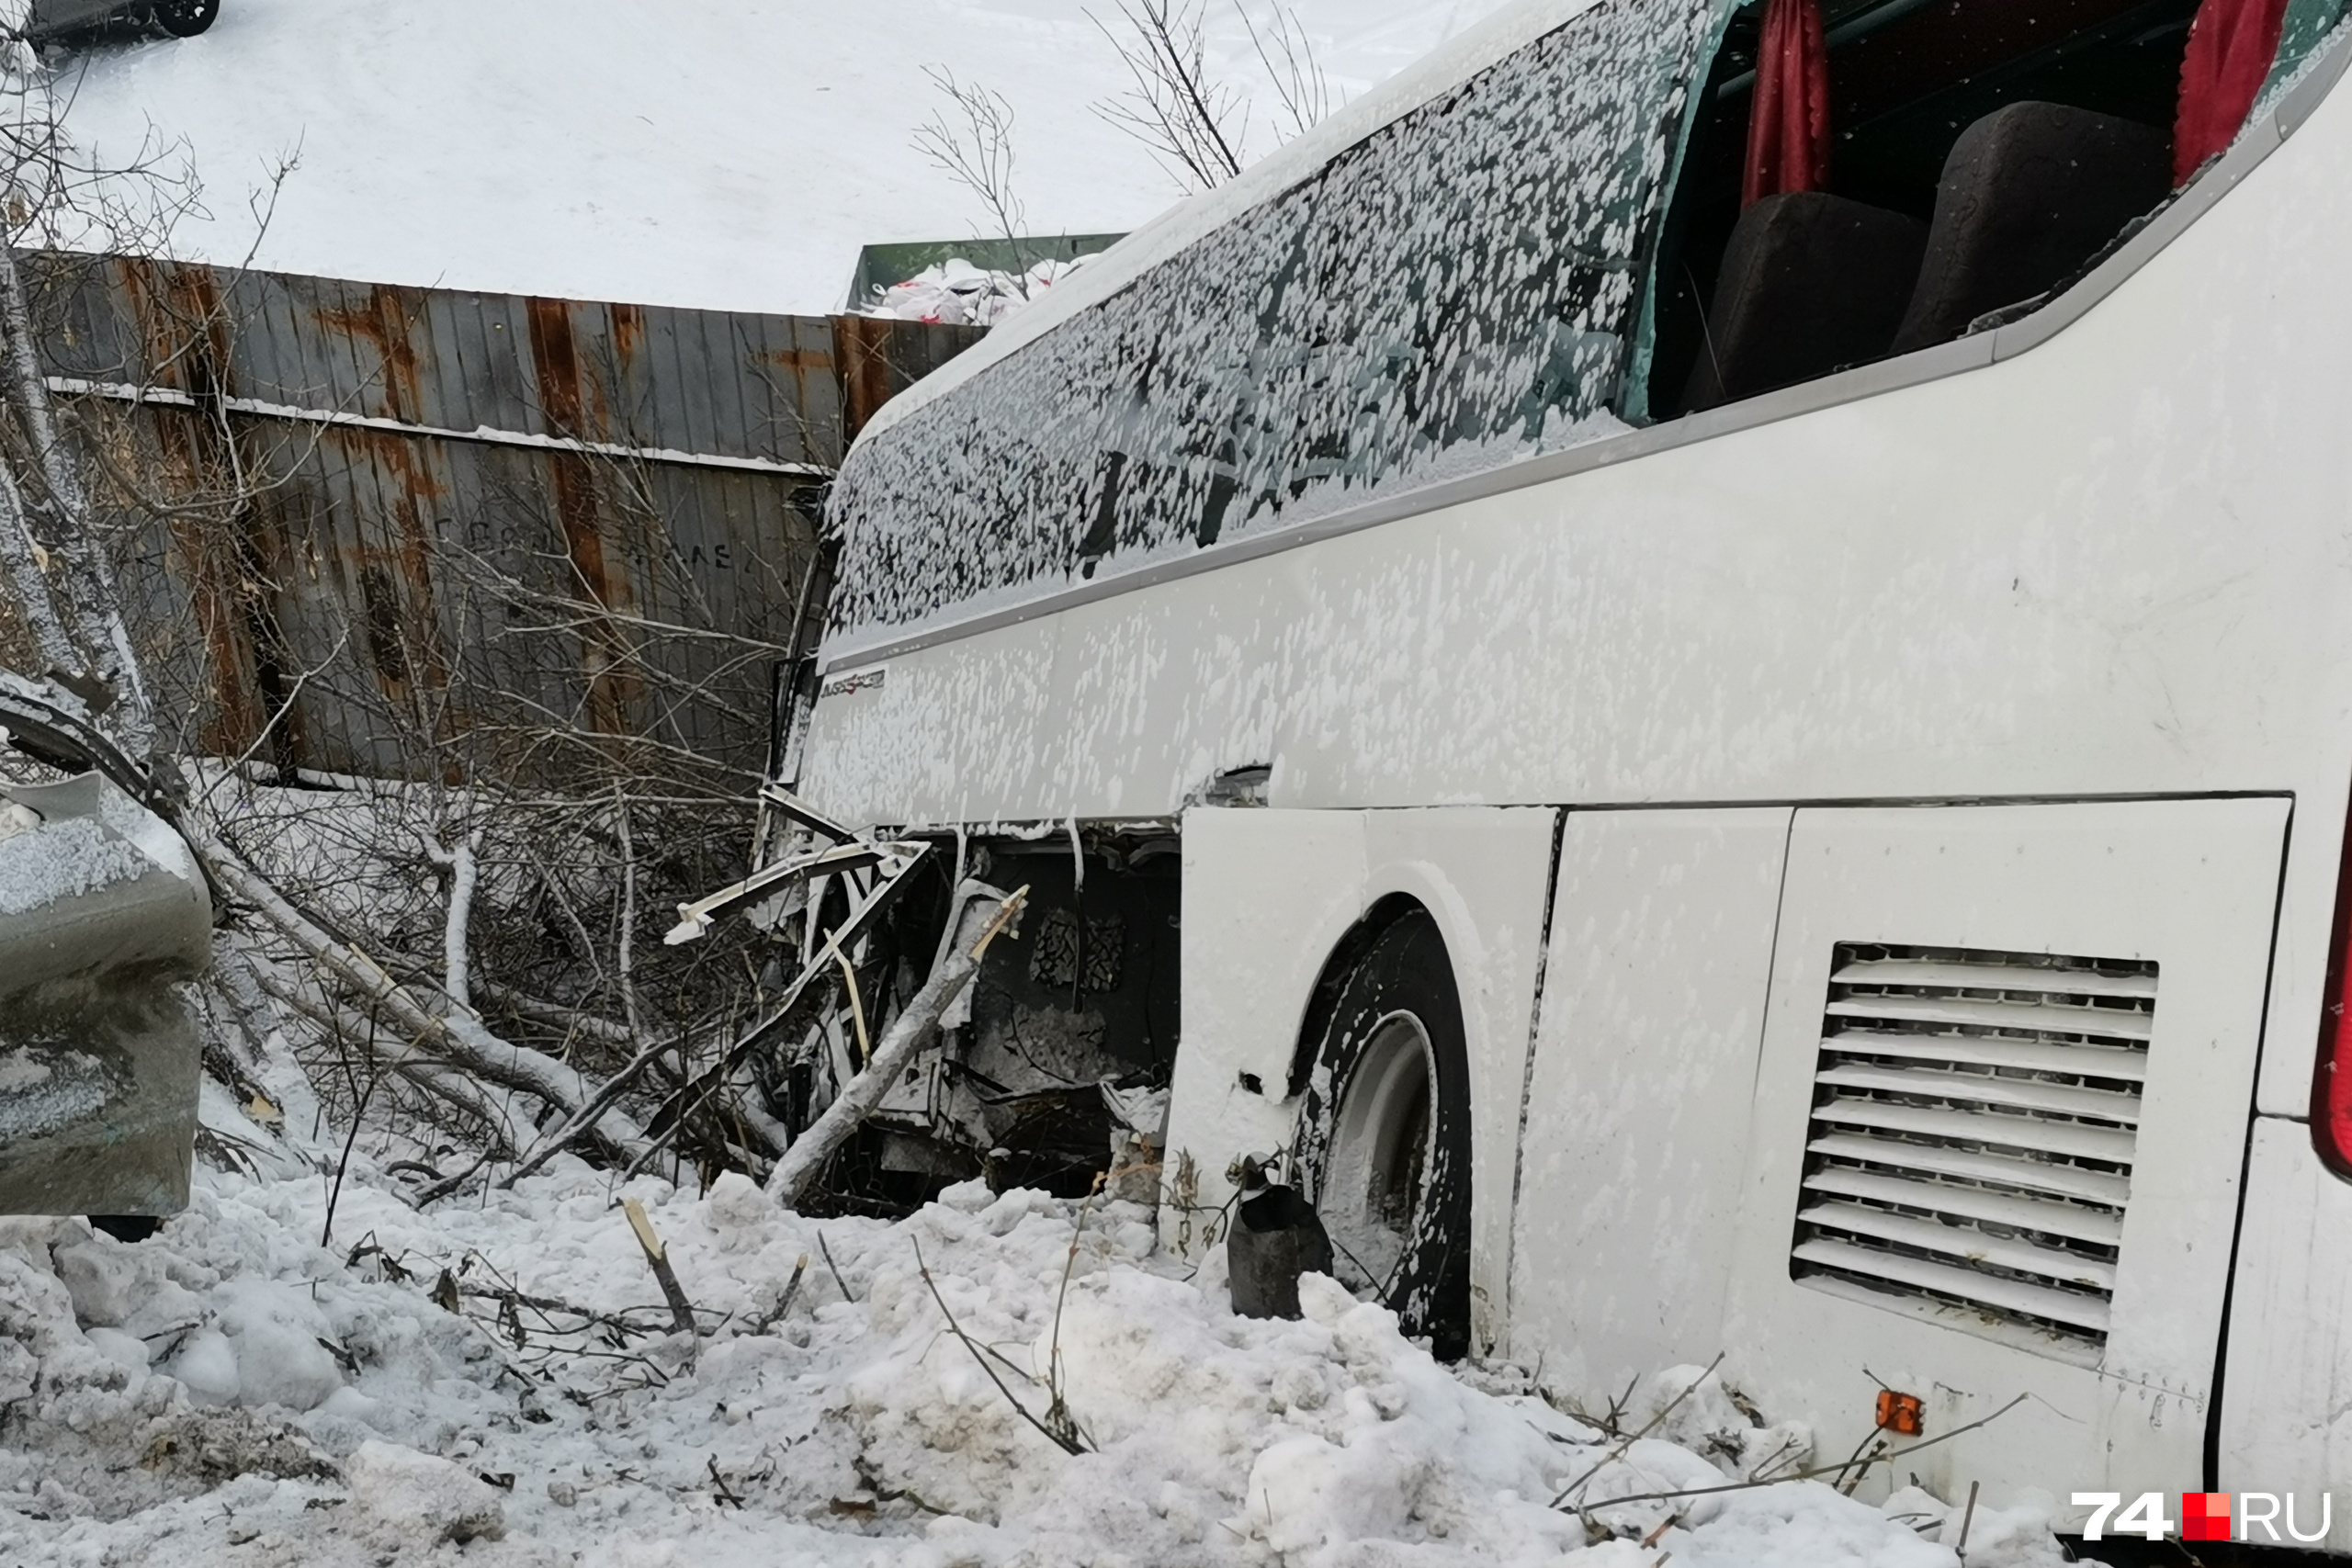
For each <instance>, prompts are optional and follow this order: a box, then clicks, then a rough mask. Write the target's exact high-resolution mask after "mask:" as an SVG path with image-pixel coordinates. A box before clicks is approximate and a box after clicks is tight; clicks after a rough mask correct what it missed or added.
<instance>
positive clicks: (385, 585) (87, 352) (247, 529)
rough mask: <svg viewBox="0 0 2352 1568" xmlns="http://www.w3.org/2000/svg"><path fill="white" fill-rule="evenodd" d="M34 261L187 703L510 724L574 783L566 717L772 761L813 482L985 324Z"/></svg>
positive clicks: (305, 746) (381, 740) (328, 764)
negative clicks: (772, 684)
mask: <svg viewBox="0 0 2352 1568" xmlns="http://www.w3.org/2000/svg"><path fill="white" fill-rule="evenodd" d="M28 267H29V269H30V270H31V271H32V273H33V274H34V276H35V277H36V279H37V288H36V298H37V301H38V314H39V316H40V324H41V331H42V335H43V338H44V342H45V344H46V353H47V357H48V362H49V363H48V368H49V371H50V373H51V385H52V386H53V387H54V388H56V389H57V390H58V391H59V392H60V393H61V394H62V397H63V399H64V400H65V401H66V403H67V404H68V405H69V406H70V407H72V408H74V411H75V412H76V415H77V417H76V419H75V421H74V425H75V428H76V429H77V430H78V431H79V432H80V433H81V435H82V438H83V443H84V446H85V448H86V449H87V450H88V452H89V454H90V457H91V459H92V464H93V469H94V472H95V474H96V476H97V478H98V479H99V481H100V482H99V483H98V485H97V489H98V491H100V493H101V495H102V496H103V497H106V498H107V502H108V504H107V512H108V513H109V515H111V516H112V517H113V519H114V520H115V522H116V525H117V537H118V540H119V544H120V548H119V550H118V554H119V556H120V557H121V558H123V559H124V561H125V564H126V568H127V570H126V578H127V581H129V582H130V585H131V587H132V590H133V603H134V605H135V607H136V608H137V611H138V618H139V621H140V625H139V626H138V628H137V630H138V633H139V636H140V637H141V641H142V642H143V643H144V644H145V645H146V646H145V648H144V649H143V651H144V652H145V653H146V654H147V657H148V660H149V662H150V664H151V666H153V668H155V669H156V670H157V671H159V682H160V683H162V684H164V686H165V688H166V690H167V691H169V692H172V693H175V694H177V707H176V709H175V712H174V714H173V716H176V717H177V718H179V719H180V720H181V721H182V723H183V724H184V725H185V726H186V727H187V730H188V731H189V733H188V734H187V739H189V740H192V741H194V742H196V743H198V744H200V745H202V746H203V747H204V748H206V749H207V750H211V751H213V752H215V753H217V754H223V755H231V756H241V755H244V754H246V753H248V752H252V753H254V754H256V755H258V756H261V757H263V758H264V759H266V760H268V761H276V762H277V763H279V764H281V765H290V766H300V767H305V768H311V769H316V770H321V771H327V772H335V773H379V774H390V775H409V774H414V773H417V772H419V771H420V770H427V771H442V772H446V771H447V770H448V769H449V768H450V767H451V766H453V759H455V758H456V757H458V755H459V754H460V753H462V752H465V751H466V750H467V749H468V748H476V749H479V748H481V747H483V746H494V745H498V744H502V743H504V742H505V741H507V740H511V741H512V743H514V744H516V745H526V744H527V745H530V746H533V747H536V748H539V749H541V750H544V751H545V752H546V754H545V755H544V756H541V757H538V758H537V759H535V760H534V761H532V763H531V771H533V772H536V773H539V774H540V775H541V776H545V777H548V779H549V780H550V782H560V779H561V777H562V774H563V772H564V766H563V750H564V748H565V747H566V746H567V745H572V744H581V745H586V744H594V743H595V742H596V741H597V739H599V738H605V737H621V738H627V739H628V740H630V741H631V742H633V743H644V744H650V745H657V746H668V747H674V748H678V749H680V750H682V751H685V752H692V753H695V754H696V755H699V756H704V757H710V758H715V759H718V760H720V761H725V762H727V763H728V764H729V765H730V766H752V765H756V764H757V762H758V761H759V755H758V753H759V750H760V748H761V747H762V746H763V745H764V743H765V740H766V730H765V728H764V724H763V722H762V721H761V720H760V716H761V715H762V713H763V708H764V705H765V693H766V689H767V682H768V679H769V671H770V667H771V666H772V664H773V663H774V660H775V654H776V651H777V649H778V647H779V645H781V644H782V643H783V642H785V640H786V638H787V637H788V635H789V632H790V628H791V626H792V624H793V616H794V611H795V608H796V605H797V602H798V597H799V591H800V586H801V581H802V579H803V577H804V575H805V573H806V571H807V569H808V566H809V560H810V558H811V555H812V552H813V547H814V538H815V525H816V519H817V516H818V510H819V507H820V502H821V497H822V490H823V486H824V484H825V482H826V480H827V479H828V478H829V477H830V475H831V471H832V469H833V468H834V467H835V466H836V465H837V464H838V463H839V461H840V458H841V455H842V450H843V449H844V447H845V446H846V445H847V441H848V438H849V437H850V436H851V435H853V434H854V433H855V431H856V429H857V428H858V427H859V425H861V424H862V423H864V421H865V419H866V418H867V417H868V416H870V415H871V414H872V412H874V410H875V409H876V408H877V407H878V406H879V405H880V404H881V402H882V401H883V400H885V399H886V398H888V396H889V395H890V394H891V393H892V392H894V391H896V390H898V389H900V388H902V387H904V386H905V385H906V384H908V383H909V382H910V381H911V380H913V379H914V378H917V377H919V376H920V375H922V373H924V372H925V371H927V370H929V369H931V368H933V367H936V366H937V365H939V364H942V363H944V361H945V360H946V359H948V358H950V357H952V356H953V355H955V354H956V353H957V352H960V351H961V350H962V349H963V348H964V347H966V346H967V345H968V344H971V343H972V342H974V341H977V337H978V333H977V332H976V331H974V330H973V329H968V328H956V327H942V326H929V325H924V324H922V323H913V322H901V321H876V320H870V319H866V318H860V317H808V316H769V315H747V314H738V313H729V312H722V311H708V310H676V309H663V308H657V307H650V306H637V305H627V304H604V303H587V302H582V301H577V300H566V299H537V298H529V297H524V296H516V295H496V294H474V293H466V292H462V291H458V290H449V289H432V288H395V287H391V286H387V285H379V284H366V283H353V282H347V281H343V280H339V279H334V278H322V277H303V276H286V275H281V274H276V273H262V272H238V271H232V270H228V269H221V268H214V267H209V266H202V265H178V264H168V263H159V262H153V261H147V260H136V259H129V258H122V257H86V256H58V255H44V256H38V257H32V258H28ZM747 716H748V717H749V720H750V721H748V722H747ZM550 737H557V738H558V739H550Z"/></svg>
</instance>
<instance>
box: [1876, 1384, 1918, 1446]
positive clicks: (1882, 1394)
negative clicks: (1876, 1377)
mask: <svg viewBox="0 0 2352 1568" xmlns="http://www.w3.org/2000/svg"><path fill="white" fill-rule="evenodd" d="M1878 1428H1879V1430H1880V1431H1882V1432H1893V1433H1894V1435H1895V1436H1896V1437H1899V1438H1916V1437H1917V1436H1918V1435H1919V1434H1920V1433H1922V1432H1924V1431H1926V1430H1927V1429H1928V1412H1927V1410H1926V1408H1925V1407H1924V1406H1922V1405H1921V1404H1920V1403H1919V1396H1918V1395H1917V1394H1916V1393H1895V1392H1894V1390H1893V1389H1891V1388H1883V1389H1880V1390H1879V1391H1878Z"/></svg>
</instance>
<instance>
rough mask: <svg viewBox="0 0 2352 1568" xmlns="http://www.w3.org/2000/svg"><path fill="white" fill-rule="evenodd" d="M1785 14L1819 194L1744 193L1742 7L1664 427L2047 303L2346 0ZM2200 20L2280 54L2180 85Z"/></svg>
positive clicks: (1714, 95) (1674, 324)
mask: <svg viewBox="0 0 2352 1568" xmlns="http://www.w3.org/2000/svg"><path fill="white" fill-rule="evenodd" d="M1782 3H1783V4H1788V5H1792V6H1799V5H1801V6H1814V5H1815V4H1816V3H1817V4H1818V5H1819V21H1818V26H1819V28H1820V33H1819V35H1818V36H1819V39H1820V43H1821V47H1822V48H1823V50H1824V51H1826V71H1827V85H1828V92H1827V110H1828V115H1827V118H1828V127H1827V129H1828V133H1829V134H1828V139H1827V149H1826V152H1827V171H1826V180H1821V181H1807V180H1804V179H1802V178H1800V179H1799V180H1798V181H1796V182H1795V183H1794V186H1793V187H1790V186H1784V187H1783V188H1781V190H1779V191H1777V192H1774V193H1771V194H1766V195H1763V196H1761V197H1760V198H1759V197H1758V194H1757V192H1756V190H1755V188H1754V181H1753V179H1752V178H1751V179H1749V180H1748V181H1747V186H1746V188H1743V172H1744V170H1745V168H1746V166H1747V164H1748V162H1749V130H1750V118H1751V115H1753V114H1754V113H1755V112H1756V105H1757V101H1758V53H1759V47H1760V34H1761V32H1762V29H1763V28H1764V27H1765V25H1766V12H1767V5H1766V4H1764V3H1757V4H1751V5H1748V6H1744V7H1742V8H1741V9H1740V10H1739V11H1737V12H1736V13H1735V14H1734V16H1733V17H1732V18H1731V21H1730V24H1729V26H1728V27H1727V28H1726V29H1725V34H1724V42H1723V46H1722V48H1721V50H1720V51H1718V53H1717V55H1716V57H1715V61H1714V63H1713V68H1712V70H1711V71H1710V73H1709V77H1708V81H1707V83H1706V85H1705V86H1704V88H1703V89H1702V93H1701V95H1700V107H1699V111H1698V113H1697V115H1696V116H1695V117H1694V122H1693V125H1692V130H1691V141H1690V142H1689V144H1688V146H1687V147H1686V149H1685V152H1684V157H1683V164H1682V173H1681V176H1680V180H1679V187H1678V189H1677V191H1676V194H1675V197H1674V200H1673V203H1672V206H1671V209H1670V211H1669V216H1668V221H1667V226H1666V233H1665V237H1664V240H1663V242H1662V244H1661V253H1660V264H1659V267H1658V271H1657V276H1656V278H1655V281H1654V285H1653V287H1654V289H1655V303H1654V317H1653V319H1654V322H1655V329H1654V330H1655V340H1654V346H1653V351H1652V354H1651V355H1650V365H1651V370H1650V374H1649V376H1648V378H1647V381H1646V385H1645V388H1644V392H1645V406H1646V409H1647V411H1648V412H1651V413H1652V414H1654V415H1656V416H1658V417H1668V416H1671V415H1673V414H1677V413H1682V412H1694V411H1696V410H1699V409H1704V408H1709V407H1713V406H1714V405H1715V404H1717V403H1722V402H1726V401H1731V400H1736V399H1739V398H1744V397H1751V396H1754V395H1755V394H1757V393H1759V392H1765V391H1770V390H1771V389H1774V388H1777V387H1782V386H1787V385H1791V384H1792V383H1795V382H1798V381H1803V380H1808V379H1811V378H1814V377H1817V376H1823V375H1826V374H1828V373H1830V372H1831V371H1834V370H1837V369H1840V368H1843V367H1848V366H1851V365H1857V364H1863V363H1867V362H1869V361H1871V360H1874V359H1881V358H1884V357H1886V356H1887V355H1890V354H1902V353H1907V352H1909V351H1911V350H1913V349H1917V348H1925V347H1928V346H1931V345H1933V344H1938V343H1944V342H1949V341H1950V340H1951V339H1953V338H1955V337H1960V336H1962V335H1965V334H1966V333H1969V332H1970V331H1972V330H1982V329H1983V328H1984V327H1985V326H1987V325H1991V324H1995V323H1996V322H1997V321H2002V320H2008V319H2014V318H2015V316H2017V315H2018V314H2021V313H2023V312H2024V311H2025V310H2030V309H2032V308H2033V307H2034V305H2036V304H2037V303H2039V302H2040V300H2041V299H2044V298H2046V297H2048V296H2049V295H2050V294H2051V293H2052V292H2053V291H2054V290H2056V289H2058V288H2062V287H2063V286H2064V285H2065V284H2066V283H2067V282H2069V281H2070V280H2071V279H2072V278H2073V277H2074V276H2077V275H2078V274H2079V273H2080V272H2081V271H2082V270H2083V269H2084V267H2085V266H2086V264H2088V263H2089V262H2091V261H2092V260H2093V259H2094V258H2096V257H2097V256H2098V254H2100V253H2102V252H2103V251H2104V250H2105V249H2106V248H2107V247H2108V246H2109V245H2110V244H2112V243H2114V241H2115V240H2116V239H2117V237H2118V236H2119V235H2120V233H2121V232H2123V231H2124V230H2125V229H2126V227H2127V226H2128V225H2130V224H2131V222H2132V221H2133V220H2135V219H2138V218H2141V217H2143V216H2144V215H2145V214H2146V213H2147V212H2149V211H2150V210H2151V209H2154V208H2155V207H2157V206H2159V205H2161V204H2162V203H2163V202H2164V201H2165V200H2166V199H2167V197H2169V195H2170V193H2171V191H2172V190H2173V188H2174V187H2175V186H2176V185H2177V184H2180V183H2183V182H2185V181H2186V180H2187V179H2188V177H2190V176H2191V175H2194V173H2195V172H2196V168H2197V166H2198V164H2199V161H2200V158H2201V156H2202V154H2203V152H2204V150H2205V149H2206V147H2207V146H2208V145H2209V144H2210V145H2211V147H2213V148H2215V149H2218V148H2219V147H2222V146H2226V144H2227V143H2228V141H2229V140H2230V139H2231V138H2232V137H2233V136H2234V135H2235V133H2236V131H2237V130H2238V128H2239V127H2240V126H2241V125H2242V124H2243V123H2244V122H2245V118H2246V111H2247V109H2248V107H2249V105H2250V103H2251V101H2252V98H2253V95H2254V92H2255V90H2256V87H2257V86H2258V85H2261V84H2262V82H2263V79H2264V76H2265V74H2266V73H2267V75H2268V77H2269V79H2270V83H2271V85H2272V86H2273V88H2274V89H2275V87H2276V85H2278V83H2279V82H2281V81H2283V80H2284V79H2285V77H2286V76H2287V75H2288V74H2289V73H2291V72H2292V70H2293V69H2294V68H2295V67H2296V66H2297V65H2299V64H2300V63H2301V62H2302V61H2303V60H2304V59H2305V58H2306V57H2308V55H2309V54H2310V53H2311V51H2312V50H2313V49H2314V48H2315V47H2316V46H2317V44H2318V43H2319V41H2320V40H2321V39H2322V38H2323V37H2324V35H2325V34H2326V33H2327V31H2328V30H2329V29H2330V28H2333V27H2334V26H2335V23H2336V21H2337V19H2338V17H2339V16H2340V14H2341V12H2342V9H2343V3H2344V0H2203V7H2202V10H2201V11H2200V7H2199V0H1782ZM2200 18H2203V19H2201V20H2200ZM2193 21H2194V22H2198V23H2199V28H2200V29H2202V31H2203V34H2204V36H2205V37H2206V39H2207V40H2208V50H2209V53H2210V51H2211V40H2213V39H2220V38H2222V37H2224V36H2226V35H2228V34H2229V33H2230V32H2232V31H2233V30H2234V31H2237V32H2241V33H2244V34H2246V35H2250V36H2253V37H2256V38H2275V39H2277V40H2278V41H2277V45H2276V49H2275V51H2274V53H2275V60H2268V59H2262V58H2256V59H2254V60H2252V61H2250V62H2249V61H2247V60H2245V59H2243V58H2240V59H2235V60H2231V61H2228V62H2222V63H2221V64H2219V65H2217V64H2216V63H2215V62H2213V61H2212V60H2211V59H2209V60H2208V61H2206V62H2204V64H2203V65H2202V66H2201V67H2200V65H2199V62H2198V61H2196V60H2195V59H2193V58H2192V59H2191V60H2190V61H2189V62H2188V64H2189V67H2190V69H2189V70H2188V73H2186V74H2184V69H2183V64H2184V55H2185V54H2186V53H2188V39H2189V34H2190V28H2191V23H2192V22H2193ZM2266 28H2267V29H2268V30H2267V32H2266V30H2265V29H2266ZM2238 47H2239V48H2240V49H2241V50H2242V49H2243V45H2240V46H2238ZM1775 60H1781V56H1775ZM1766 69H1767V70H1768V71H1770V70H1772V69H1774V64H1773V62H1769V61H1768V62H1767V66H1766ZM1779 69H1781V71H1782V72H1784V73H1785V71H1786V70H1787V69H1788V68H1787V66H1786V64H1785V62H1782V63H1781V65H1780V66H1779ZM2255 107H2256V112H2259V109H2260V106H2255ZM2177 143H2178V156H2179V158H2180V160H2181V164H2180V166H2179V167H2176V144H2177ZM1807 186H1810V188H1806V187H1807Z"/></svg>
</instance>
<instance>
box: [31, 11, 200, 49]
mask: <svg viewBox="0 0 2352 1568" xmlns="http://www.w3.org/2000/svg"><path fill="white" fill-rule="evenodd" d="M218 16H220V0H33V5H32V9H31V11H30V12H29V13H28V15H27V16H26V17H25V34H24V36H25V38H26V39H27V41H28V42H31V43H49V42H51V41H54V40H57V39H68V38H73V37H75V36H78V35H84V34H88V33H95V32H114V31H119V30H123V29H145V28H162V29H163V30H164V31H165V32H167V33H169V34H171V35H172V36H173V37H174V38H192V37H194V36H195V35H196V34H198V33H200V32H202V31H203V30H204V29H205V28H209V27H210V26H211V25H212V21H213V18H214V17H218Z"/></svg>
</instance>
